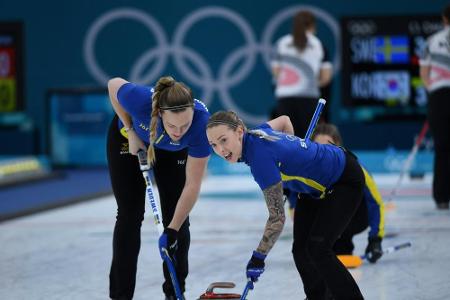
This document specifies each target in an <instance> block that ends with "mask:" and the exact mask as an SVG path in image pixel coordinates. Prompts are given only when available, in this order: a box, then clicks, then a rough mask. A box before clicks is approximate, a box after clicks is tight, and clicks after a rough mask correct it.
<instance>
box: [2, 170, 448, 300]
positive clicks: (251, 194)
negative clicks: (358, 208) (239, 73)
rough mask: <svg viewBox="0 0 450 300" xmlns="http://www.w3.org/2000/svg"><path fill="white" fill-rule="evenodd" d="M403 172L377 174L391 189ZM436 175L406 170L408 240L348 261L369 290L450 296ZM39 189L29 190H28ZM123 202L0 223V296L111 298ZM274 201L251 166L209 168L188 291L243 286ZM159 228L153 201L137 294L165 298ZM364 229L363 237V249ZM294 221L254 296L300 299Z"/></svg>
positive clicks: (403, 229) (402, 194)
mask: <svg viewBox="0 0 450 300" xmlns="http://www.w3.org/2000/svg"><path fill="white" fill-rule="evenodd" d="M396 178H397V176H396V175H390V176H386V175H384V176H381V175H376V176H375V180H376V181H377V183H378V185H379V188H380V190H381V192H382V194H384V195H387V194H388V193H389V191H390V189H391V188H392V186H393V184H394V183H395V180H396ZM430 186H431V178H430V176H428V175H427V176H425V178H424V179H423V180H421V181H412V180H410V179H407V180H406V182H404V184H402V186H401V188H400V189H399V191H398V196H397V197H396V198H395V201H394V203H395V209H394V210H392V211H389V212H387V213H386V232H387V234H388V235H389V236H391V237H389V238H386V239H385V240H384V241H383V247H389V246H393V245H397V244H400V243H403V242H407V241H409V242H411V243H412V247H411V248H407V249H404V250H401V251H398V252H394V253H391V254H387V255H385V256H384V257H382V258H381V259H380V260H379V261H378V263H377V264H375V265H372V264H369V263H365V264H363V265H362V266H361V267H359V268H357V269H353V270H351V273H352V275H353V276H354V278H355V279H356V281H357V282H358V284H359V286H360V288H361V291H362V292H363V294H364V296H365V297H366V299H381V300H384V299H395V300H397V299H405V300H406V299H408V300H412V299H424V300H425V299H426V300H431V299H450V211H448V210H447V211H438V210H436V209H435V206H434V203H433V201H432V200H431V196H430V193H431V191H430ZM30 197H32V195H30ZM115 210H116V204H115V201H114V198H113V197H112V196H108V197H103V198H98V199H95V200H94V201H89V202H85V203H80V204H76V205H72V206H68V207H65V208H60V209H55V210H51V211H47V212H44V213H39V214H36V215H32V216H28V217H23V218H19V219H15V220H12V221H7V222H3V223H0V245H1V256H0V299H8V300H9V299H14V300H15V299H36V300H37V299H91V300H95V299H108V273H109V267H110V260H111V251H112V247H111V243H112V231H113V226H114V220H115ZM266 218H267V210H266V207H265V203H264V201H263V200H262V197H261V194H260V192H259V191H258V188H257V185H256V183H254V182H253V180H252V179H251V178H250V177H249V176H246V175H242V176H224V177H220V176H209V177H207V178H206V180H205V182H204V184H203V188H202V193H201V197H200V199H199V201H198V203H197V204H196V206H195V208H194V210H193V211H192V213H191V236H192V241H191V250H190V275H189V277H188V280H187V291H186V299H189V300H191V299H197V298H198V297H199V295H200V294H202V293H203V292H204V291H205V289H206V288H207V286H208V285H209V284H210V283H211V282H214V281H232V282H235V283H236V285H237V286H236V288H235V289H233V290H232V291H233V292H236V293H241V292H242V289H243V287H244V285H245V281H246V279H245V272H244V270H245V266H246V263H247V261H248V259H249V258H250V255H251V252H252V250H253V249H254V248H255V247H256V246H257V243H258V242H259V239H260V238H261V235H262V232H263V227H264V224H265V221H266ZM157 238H158V236H157V232H156V228H155V226H154V225H153V223H152V218H151V216H150V211H149V209H147V212H146V220H145V221H144V224H143V228H142V246H141V254H140V257H139V266H138V274H137V286H136V292H135V299H137V300H144V299H146V300H153V299H155V300H157V299H164V296H163V293H162V290H161V283H162V271H161V259H160V257H159V254H158V252H157V244H156V241H157ZM366 240H367V233H362V234H360V235H358V236H357V239H356V240H355V242H356V252H357V253H359V254H363V251H364V248H365V246H366ZM291 242H292V222H291V221H290V220H288V221H287V223H286V227H285V229H284V232H283V234H282V236H281V238H280V240H279V241H278V242H277V244H276V245H275V247H274V249H273V250H272V251H271V253H270V254H269V256H268V258H267V261H266V271H265V273H264V274H263V275H262V277H261V280H260V281H259V282H258V283H257V284H256V286H255V289H254V290H253V291H250V293H249V295H248V299H261V300H264V299H270V300H275V299H280V300H281V299H283V300H289V299H292V300H293V299H303V298H304V293H303V288H302V283H301V280H300V277H299V275H298V273H297V271H296V269H295V266H294V263H293V259H292V256H291V253H290V250H291Z"/></svg>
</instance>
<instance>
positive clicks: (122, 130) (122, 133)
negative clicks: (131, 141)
mask: <svg viewBox="0 0 450 300" xmlns="http://www.w3.org/2000/svg"><path fill="white" fill-rule="evenodd" d="M120 134H121V135H123V136H124V137H125V138H126V139H128V133H127V132H126V131H125V127H122V128H120Z"/></svg>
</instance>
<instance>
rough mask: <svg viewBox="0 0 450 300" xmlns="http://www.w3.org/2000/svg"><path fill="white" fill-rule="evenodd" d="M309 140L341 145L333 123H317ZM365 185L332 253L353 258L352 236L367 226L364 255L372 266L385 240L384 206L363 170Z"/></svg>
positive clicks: (340, 139) (379, 195)
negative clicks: (366, 241) (358, 203)
mask: <svg viewBox="0 0 450 300" xmlns="http://www.w3.org/2000/svg"><path fill="white" fill-rule="evenodd" d="M312 140H313V141H315V142H316V143H319V144H334V145H337V146H342V138H341V134H340V133H339V130H338V129H337V127H336V126H334V125H332V124H325V123H322V124H319V125H317V127H316V129H315V130H314V134H313V137H312ZM361 168H362V170H363V172H364V178H365V181H366V185H365V187H364V193H363V200H362V201H361V204H360V205H359V207H358V209H357V211H356V213H355V214H354V215H353V217H352V219H351V221H350V223H349V224H348V225H347V227H346V229H345V230H344V232H343V233H342V234H341V236H340V237H339V238H338V239H337V240H336V243H335V244H334V246H333V250H334V252H335V253H336V254H337V255H352V254H353V249H354V248H355V247H354V244H353V236H354V235H356V234H358V233H360V232H363V231H364V230H366V228H367V227H370V230H369V233H368V243H367V247H366V251H365V254H366V255H367V259H368V260H369V261H370V262H371V263H375V262H376V261H377V260H378V259H379V258H380V257H381V256H382V254H383V250H382V248H381V242H382V240H383V237H384V203H383V199H382V198H381V194H380V192H379V191H378V188H377V185H376V184H375V181H374V180H373V178H372V176H370V174H369V172H367V171H366V169H364V167H362V166H361Z"/></svg>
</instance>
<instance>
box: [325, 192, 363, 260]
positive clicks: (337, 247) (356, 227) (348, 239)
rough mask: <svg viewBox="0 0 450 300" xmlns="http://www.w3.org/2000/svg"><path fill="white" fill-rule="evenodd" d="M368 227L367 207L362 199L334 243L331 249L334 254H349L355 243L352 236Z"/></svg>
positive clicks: (351, 252)
mask: <svg viewBox="0 0 450 300" xmlns="http://www.w3.org/2000/svg"><path fill="white" fill-rule="evenodd" d="M367 227H369V212H368V209H367V204H366V200H365V199H364V197H363V199H362V201H361V204H360V205H359V207H358V209H357V210H356V213H355V214H354V215H353V217H352V219H351V220H350V223H348V225H347V227H346V228H345V230H344V232H343V233H342V234H341V236H340V237H339V238H338V239H337V240H336V243H334V246H333V250H334V253H336V255H341V254H345V255H351V254H353V249H355V245H354V244H353V236H355V235H357V234H358V233H361V232H363V231H364V230H366V228H367Z"/></svg>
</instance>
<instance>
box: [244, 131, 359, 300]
mask: <svg viewBox="0 0 450 300" xmlns="http://www.w3.org/2000/svg"><path fill="white" fill-rule="evenodd" d="M240 161H242V162H245V163H246V164H247V165H249V166H250V170H251V173H252V175H253V178H254V179H255V181H256V182H257V183H258V185H259V187H260V188H261V189H262V190H265V189H267V188H269V187H272V186H274V185H275V184H277V183H279V182H280V181H282V183H283V187H285V188H287V189H289V190H291V191H294V192H297V193H301V194H302V197H301V198H300V199H299V200H298V206H297V207H298V210H297V211H296V212H295V215H294V230H293V234H294V239H293V245H292V254H293V257H294V261H295V265H296V267H297V270H298V272H299V274H300V276H301V278H302V281H303V288H304V291H305V294H306V295H307V297H308V299H325V296H326V295H327V294H328V293H329V291H331V294H333V296H334V297H335V298H336V299H363V297H362V295H361V291H360V290H359V288H358V285H357V284H356V282H355V281H354V279H353V278H352V276H351V274H350V273H348V271H347V270H346V268H345V267H344V266H343V265H342V264H341V263H340V262H339V260H338V259H337V258H336V255H334V252H333V250H332V245H333V244H334V242H335V241H336V240H337V239H338V237H339V236H340V235H341V234H342V232H343V231H344V229H345V227H346V225H347V224H348V222H349V221H350V219H351V217H352V216H353V214H354V212H355V211H356V209H357V208H358V207H359V206H360V203H361V199H362V194H363V188H364V174H363V171H362V169H361V167H360V166H359V164H358V162H357V161H356V158H355V157H353V156H352V155H351V154H350V153H348V152H346V151H344V149H342V148H339V147H337V146H334V145H328V144H318V143H315V142H313V141H310V140H303V139H300V138H298V137H296V136H292V135H287V134H284V133H280V132H277V131H274V130H273V129H272V128H271V127H270V126H269V124H263V125H261V126H259V127H257V128H256V129H253V130H250V131H247V132H245V133H244V136H243V142H242V155H241V158H240ZM322 274H323V275H322Z"/></svg>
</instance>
